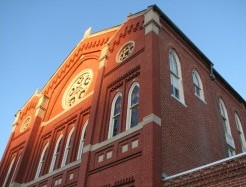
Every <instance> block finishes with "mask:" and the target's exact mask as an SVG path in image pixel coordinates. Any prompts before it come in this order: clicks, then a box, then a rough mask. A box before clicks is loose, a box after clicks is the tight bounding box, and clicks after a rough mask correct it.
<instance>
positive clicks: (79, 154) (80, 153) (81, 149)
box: [77, 120, 88, 160]
mask: <svg viewBox="0 0 246 187" xmlns="http://www.w3.org/2000/svg"><path fill="white" fill-rule="evenodd" d="M87 125H88V120H87V121H86V122H85V124H84V126H83V129H82V133H81V138H80V142H79V150H78V155H77V160H79V159H81V157H82V154H83V148H84V145H85V137H86V128H87Z"/></svg>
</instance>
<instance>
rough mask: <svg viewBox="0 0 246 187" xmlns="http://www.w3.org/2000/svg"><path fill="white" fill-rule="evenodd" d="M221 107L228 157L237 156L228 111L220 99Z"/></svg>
mask: <svg viewBox="0 0 246 187" xmlns="http://www.w3.org/2000/svg"><path fill="white" fill-rule="evenodd" d="M219 106H220V114H221V118H222V123H223V129H224V132H225V137H226V142H227V144H228V155H229V156H233V155H235V144H234V140H233V138H232V134H231V128H230V123H229V118H228V114H227V110H226V107H225V104H224V102H223V100H222V99H221V98H220V99H219Z"/></svg>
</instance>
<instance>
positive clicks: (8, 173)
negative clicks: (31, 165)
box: [3, 156, 16, 186]
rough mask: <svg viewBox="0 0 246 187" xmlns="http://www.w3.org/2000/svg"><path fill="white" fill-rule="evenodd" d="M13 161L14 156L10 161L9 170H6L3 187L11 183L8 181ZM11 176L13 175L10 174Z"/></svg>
mask: <svg viewBox="0 0 246 187" xmlns="http://www.w3.org/2000/svg"><path fill="white" fill-rule="evenodd" d="M15 159H16V156H15V157H14V158H12V160H11V163H10V165H9V169H8V172H7V175H6V177H5V180H4V183H3V186H7V185H8V183H10V182H11V181H9V180H10V176H11V173H12V170H13V167H14V163H15ZM12 174H13V173H12Z"/></svg>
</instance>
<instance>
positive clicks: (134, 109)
mask: <svg viewBox="0 0 246 187" xmlns="http://www.w3.org/2000/svg"><path fill="white" fill-rule="evenodd" d="M138 111H139V84H138V83H137V82H135V83H133V85H132V86H131V88H130V90H129V93H128V106H127V119H126V129H130V128H132V127H135V126H136V125H137V124H138Z"/></svg>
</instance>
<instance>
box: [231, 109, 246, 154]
mask: <svg viewBox="0 0 246 187" xmlns="http://www.w3.org/2000/svg"><path fill="white" fill-rule="evenodd" d="M234 116H235V122H236V125H237V130H238V134H239V138H240V140H241V147H242V151H243V152H245V151H246V141H245V136H244V132H243V127H242V123H241V120H240V118H239V116H238V114H237V113H236V112H235V114H234Z"/></svg>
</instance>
